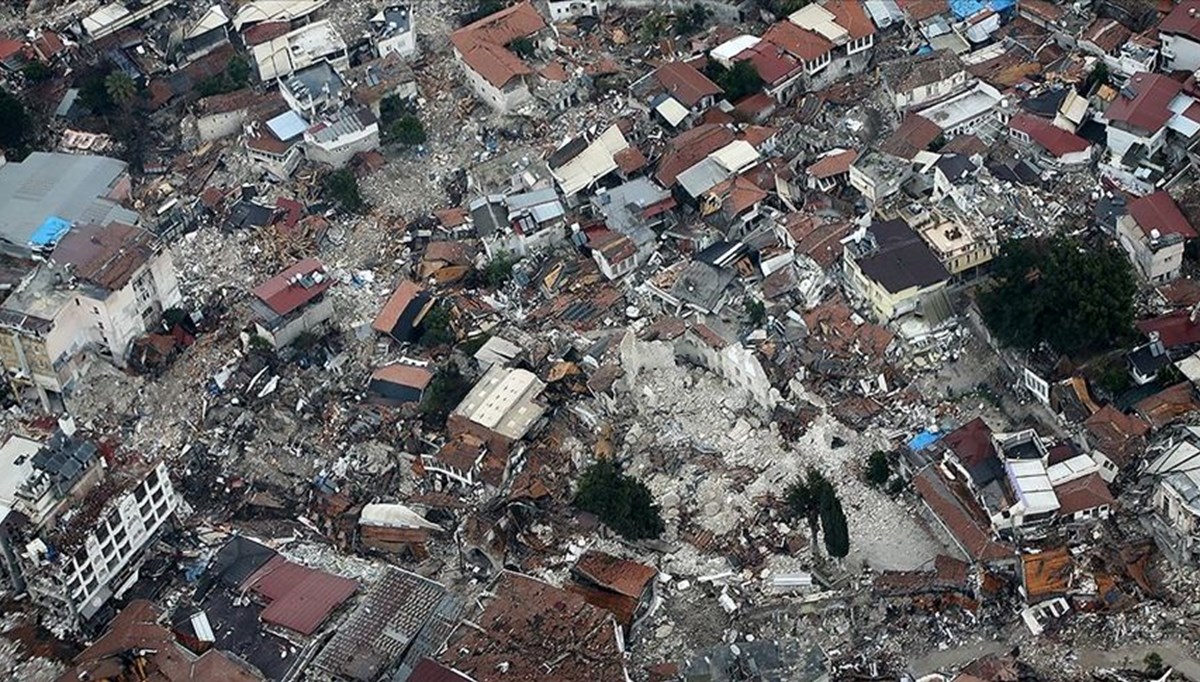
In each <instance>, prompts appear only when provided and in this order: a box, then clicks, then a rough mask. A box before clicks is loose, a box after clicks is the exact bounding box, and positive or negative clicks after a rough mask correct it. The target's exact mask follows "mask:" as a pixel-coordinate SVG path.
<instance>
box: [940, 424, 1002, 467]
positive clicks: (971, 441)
mask: <svg viewBox="0 0 1200 682" xmlns="http://www.w3.org/2000/svg"><path fill="white" fill-rule="evenodd" d="M942 442H944V443H945V444H946V446H947V447H949V448H950V449H951V450H953V451H954V454H955V455H957V456H958V459H959V461H960V462H962V464H963V466H965V467H966V468H967V469H972V468H974V467H977V466H983V465H985V463H986V462H988V461H989V460H994V459H996V447H995V446H994V445H993V444H992V429H991V427H989V426H988V425H987V422H985V421H983V418H982V417H976V418H974V419H972V420H971V421H969V422H967V423H966V424H963V425H962V426H960V427H958V428H957V429H955V430H953V431H951V432H950V433H948V434H946V437H945V438H943V439H942Z"/></svg>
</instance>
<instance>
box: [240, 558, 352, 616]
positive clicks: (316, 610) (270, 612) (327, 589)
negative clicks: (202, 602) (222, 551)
mask: <svg viewBox="0 0 1200 682" xmlns="http://www.w3.org/2000/svg"><path fill="white" fill-rule="evenodd" d="M242 588H243V589H247V590H251V591H253V592H254V593H255V594H257V595H258V596H260V597H262V598H263V599H264V600H265V601H267V602H268V604H267V608H265V609H263V612H262V614H261V616H260V617H261V618H262V620H263V622H266V623H273V624H275V625H279V626H281V627H285V628H288V629H289V630H295V631H296V632H299V633H300V634H303V635H311V634H312V633H314V632H316V630H317V628H318V627H319V626H320V625H321V623H323V622H324V621H325V619H326V618H328V617H329V614H331V613H333V611H334V610H335V609H337V607H338V606H341V604H342V603H343V602H345V601H346V600H347V599H349V598H350V596H351V595H353V594H354V593H355V592H356V591H357V590H358V583H356V582H355V581H353V580H350V579H349V578H343V577H341V576H336V575H332V574H330V573H325V572H323V571H317V570H314V569H311V568H308V567H307V566H301V565H300V564H296V563H292V562H290V561H288V560H287V559H284V558H283V557H280V556H275V557H272V558H271V560H270V561H268V562H267V563H266V564H265V565H263V567H262V568H260V569H259V570H258V571H256V572H255V573H254V575H252V576H250V578H249V579H247V580H246V582H245V584H243V585H242Z"/></svg>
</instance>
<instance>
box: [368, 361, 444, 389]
mask: <svg viewBox="0 0 1200 682" xmlns="http://www.w3.org/2000/svg"><path fill="white" fill-rule="evenodd" d="M371 379H373V380H379V381H386V382H388V383H389V384H396V385H397V386H408V387H410V388H415V389H417V390H422V391H423V390H425V387H427V386H429V382H430V381H433V372H430V371H429V370H427V369H425V368H424V367H413V366H412V365H404V364H399V363H398V364H395V365H388V366H387V367H380V368H379V369H377V370H375V371H374V372H371Z"/></svg>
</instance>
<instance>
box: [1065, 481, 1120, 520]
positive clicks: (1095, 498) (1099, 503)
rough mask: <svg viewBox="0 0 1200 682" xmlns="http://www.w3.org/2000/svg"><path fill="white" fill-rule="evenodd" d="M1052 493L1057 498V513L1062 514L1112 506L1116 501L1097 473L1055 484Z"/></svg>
mask: <svg viewBox="0 0 1200 682" xmlns="http://www.w3.org/2000/svg"><path fill="white" fill-rule="evenodd" d="M1054 495H1055V497H1057V498H1058V513H1059V515H1064V516H1065V515H1067V514H1074V513H1076V512H1081V511H1086V510H1088V509H1096V508H1097V507H1112V506H1113V505H1114V504H1116V503H1117V501H1116V500H1115V499H1113V496H1112V493H1111V492H1109V490H1108V485H1106V484H1105V483H1104V479H1103V478H1100V474H1098V473H1091V474H1088V475H1087V476H1081V477H1080V478H1077V479H1075V480H1073V481H1067V482H1066V483H1063V484H1061V485H1056V486H1054Z"/></svg>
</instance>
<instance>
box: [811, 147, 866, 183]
mask: <svg viewBox="0 0 1200 682" xmlns="http://www.w3.org/2000/svg"><path fill="white" fill-rule="evenodd" d="M857 158H858V152H857V151H855V150H853V149H846V150H843V151H840V152H834V153H832V154H826V155H825V156H822V157H821V158H820V159H818V160H817V162H816V163H813V164H811V165H810V166H809V167H808V168H806V169H805V171H807V172H808V174H809V175H810V176H812V177H814V178H817V179H821V178H830V177H834V176H837V175H842V174H844V173H849V172H850V164H852V163H854V161H855V159H857Z"/></svg>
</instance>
